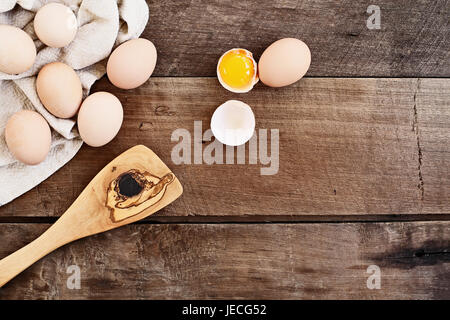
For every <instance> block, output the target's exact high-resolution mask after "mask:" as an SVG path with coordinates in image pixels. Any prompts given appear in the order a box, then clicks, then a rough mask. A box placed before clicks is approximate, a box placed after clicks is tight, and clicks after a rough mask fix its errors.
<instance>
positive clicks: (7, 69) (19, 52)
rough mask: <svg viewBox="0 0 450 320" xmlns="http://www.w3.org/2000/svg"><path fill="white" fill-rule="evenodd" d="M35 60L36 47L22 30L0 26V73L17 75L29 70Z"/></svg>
mask: <svg viewBox="0 0 450 320" xmlns="http://www.w3.org/2000/svg"><path fill="white" fill-rule="evenodd" d="M35 59H36V47H35V45H34V42H33V40H32V39H31V37H30V36H29V35H28V34H27V33H26V32H25V31H23V30H21V29H19V28H16V27H13V26H9V25H0V71H1V72H4V73H7V74H19V73H22V72H25V71H27V70H28V69H30V68H31V66H32V65H33V63H34V60H35Z"/></svg>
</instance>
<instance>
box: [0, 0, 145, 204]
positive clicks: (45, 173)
mask: <svg viewBox="0 0 450 320" xmlns="http://www.w3.org/2000/svg"><path fill="white" fill-rule="evenodd" d="M49 2H60V3H63V4H65V5H66V6H68V7H69V8H70V9H71V10H72V11H73V12H74V13H75V15H76V16H77V20H78V32H77V35H76V37H75V39H74V41H73V42H72V43H71V44H69V45H68V46H67V47H64V48H49V47H47V46H45V45H44V44H43V43H42V42H41V41H39V39H38V38H37V36H36V34H35V32H34V28H33V19H34V16H35V14H36V12H37V11H38V10H39V8H41V7H42V6H43V5H45V4H47V3H49ZM148 15H149V12H148V6H147V4H146V2H145V0H59V1H55V0H1V1H0V24H8V25H14V26H16V27H19V28H21V29H23V30H24V31H25V32H27V33H28V34H29V35H30V36H31V38H32V39H33V40H34V43H35V45H36V48H37V52H38V53H37V57H36V61H35V63H34V65H33V67H32V68H31V69H30V70H28V71H26V72H24V73H22V74H19V75H8V74H5V73H2V72H0V206H1V205H4V204H6V203H8V202H10V201H11V200H13V199H14V198H16V197H18V196H20V195H21V194H23V193H25V192H26V191H28V190H30V189H31V188H33V187H34V186H36V185H38V184H39V183H40V182H42V181H43V180H45V179H47V178H48V177H49V176H50V175H51V174H53V173H54V172H55V171H57V170H58V169H59V168H61V167H62V166H63V165H64V164H65V163H67V162H68V161H69V160H70V159H72V158H73V157H74V156H75V154H76V153H77V151H78V150H79V149H80V148H81V145H82V141H81V139H80V138H79V135H78V132H77V129H76V124H75V121H74V119H58V118H56V117H54V116H53V115H51V114H50V113H49V112H48V111H47V110H46V109H45V107H44V106H43V105H42V104H41V102H40V100H39V97H38V95H37V93H36V84H35V83H36V76H37V74H38V72H39V70H40V69H41V68H42V67H43V66H44V65H46V64H48V63H50V62H54V61H60V62H64V63H66V64H68V65H70V66H71V67H72V68H74V69H75V71H76V72H77V74H78V76H79V77H80V79H81V83H82V85H83V96H84V97H86V96H87V95H88V94H89V90H90V88H91V86H92V85H93V83H94V82H95V81H96V80H98V79H99V78H101V77H102V76H103V75H104V74H105V73H106V58H107V57H108V56H109V55H110V53H111V51H112V49H113V48H114V47H115V46H117V45H119V44H120V43H122V42H124V41H127V40H129V39H134V38H138V37H139V36H140V35H141V33H142V32H143V31H144V28H145V26H146V24H147V21H148ZM0 45H1V39H0ZM21 109H28V110H34V111H37V112H39V113H40V114H41V115H42V116H43V117H44V118H45V119H46V120H47V122H48V123H49V125H50V127H51V128H52V146H51V150H50V153H49V155H48V157H47V158H46V160H45V161H44V162H43V163H41V164H39V165H37V166H27V165H24V164H22V163H19V162H18V161H16V160H15V159H14V158H13V156H12V155H11V153H10V152H9V151H8V148H7V146H6V141H5V135H4V131H5V126H6V123H7V121H8V119H9V118H10V117H11V115H13V114H14V113H15V112H17V111H19V110H21Z"/></svg>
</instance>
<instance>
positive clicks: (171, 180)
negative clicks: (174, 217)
mask: <svg viewBox="0 0 450 320" xmlns="http://www.w3.org/2000/svg"><path fill="white" fill-rule="evenodd" d="M182 193H183V187H182V186H181V184H180V182H179V181H178V179H177V178H176V177H175V175H174V174H173V173H172V172H171V171H170V169H169V168H168V167H167V166H166V165H165V164H164V163H163V162H162V161H161V159H159V158H158V156H157V155H156V154H155V153H154V152H153V151H152V150H150V149H148V148H147V147H145V146H142V145H139V146H136V147H133V148H131V149H129V150H127V151H126V152H124V153H122V154H121V155H120V156H118V157H117V158H116V159H114V160H113V161H111V162H110V163H109V164H108V165H107V166H106V167H104V168H103V169H102V170H101V171H100V172H99V173H98V174H97V175H96V176H95V177H94V179H93V180H92V181H91V182H90V183H89V184H88V186H87V187H86V188H85V189H84V191H83V192H82V193H81V194H80V196H79V197H78V198H77V199H76V200H75V202H74V203H73V204H72V205H71V206H70V208H69V209H68V210H67V211H66V212H65V213H64V214H63V215H62V216H61V217H60V218H59V219H58V221H56V223H55V224H53V225H52V226H51V227H50V228H49V229H48V230H47V231H45V232H44V233H43V234H42V235H41V236H40V237H39V238H37V239H36V240H34V241H33V242H31V243H30V244H28V245H26V246H25V247H23V248H22V249H20V250H18V251H16V252H14V253H13V254H11V255H9V256H7V257H6V258H4V259H3V260H0V287H2V286H3V285H4V284H5V283H7V282H8V281H9V280H11V279H12V278H14V277H15V276H16V275H18V274H19V273H20V272H22V271H23V270H25V269H26V268H28V267H29V266H30V265H32V264H33V263H34V262H36V261H38V260H39V259H41V258H42V257H44V256H45V255H47V254H48V253H50V252H52V251H53V250H55V249H57V248H59V247H61V246H63V245H65V244H67V243H69V242H72V241H75V240H77V239H80V238H84V237H87V236H90V235H93V234H96V233H100V232H104V231H107V230H111V229H114V228H117V227H120V226H123V225H126V224H129V223H132V222H135V221H138V220H140V219H143V218H145V217H147V216H149V215H151V214H153V213H155V212H156V211H158V210H160V209H162V208H164V207H165V206H167V205H168V204H170V203H171V202H173V201H174V200H175V199H177V198H178V197H179V196H180V195H181V194H182Z"/></svg>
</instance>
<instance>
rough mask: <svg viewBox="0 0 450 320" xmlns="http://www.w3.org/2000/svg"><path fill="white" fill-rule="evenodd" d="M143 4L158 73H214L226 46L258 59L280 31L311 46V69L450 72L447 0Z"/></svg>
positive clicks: (314, 72)
mask: <svg viewBox="0 0 450 320" xmlns="http://www.w3.org/2000/svg"><path fill="white" fill-rule="evenodd" d="M148 3H149V6H150V20H149V23H148V26H147V28H146V31H145V32H144V37H146V38H148V39H151V40H152V41H154V42H155V45H156V47H157V48H158V51H159V56H158V64H157V66H156V70H155V75H158V76H214V75H215V74H216V64H217V60H218V58H219V57H220V56H221V54H222V53H223V52H225V51H226V50H228V49H231V48H236V47H243V48H247V49H248V50H250V51H252V52H253V53H254V55H255V57H256V58H258V59H259V57H260V55H261V54H262V52H263V51H264V49H265V48H266V47H267V46H268V45H270V44H271V43H272V42H273V41H275V40H278V39H280V38H284V37H297V38H300V39H303V40H304V41H305V42H306V43H307V44H308V45H309V46H310V48H311V51H312V64H311V68H310V70H309V72H308V75H309V76H384V77H401V76H408V77H435V76H439V77H448V76H450V64H449V63H448V62H449V61H450V41H449V35H450V27H449V12H450V3H449V2H448V1H445V0H435V1H429V0H416V1H407V0H400V1H399V0H379V1H376V2H369V1H351V0H346V1H332V0H320V1H319V0H315V1H305V0H299V1H291V0H264V1H232V0H225V1H224V0H214V1H211V0H195V1H176V0H161V1H150V0H149V1H148ZM372 4H376V5H377V6H379V7H380V9H381V24H380V26H381V29H380V30H369V29H368V28H367V26H366V21H367V19H368V18H369V16H370V14H368V13H367V12H366V11H367V8H368V6H369V5H372Z"/></svg>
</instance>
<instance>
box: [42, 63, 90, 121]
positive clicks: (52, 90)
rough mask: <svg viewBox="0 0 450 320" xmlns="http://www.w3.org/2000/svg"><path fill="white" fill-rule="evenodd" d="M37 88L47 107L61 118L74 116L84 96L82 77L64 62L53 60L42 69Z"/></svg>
mask: <svg viewBox="0 0 450 320" xmlns="http://www.w3.org/2000/svg"><path fill="white" fill-rule="evenodd" d="M36 90H37V93H38V95H39V98H40V99H41V102H42V104H43V105H44V106H45V108H47V110H48V111H49V112H50V113H51V114H53V115H54V116H56V117H59V118H71V117H73V116H74V115H75V114H76V113H77V111H78V108H79V107H80V104H81V100H82V98H83V88H82V87H81V81H80V78H79V77H78V75H77V74H76V72H75V71H74V70H73V69H72V68H71V67H70V66H68V65H67V64H65V63H62V62H52V63H49V64H47V65H45V66H44V67H43V68H42V69H41V71H40V72H39V75H38V77H37V80H36Z"/></svg>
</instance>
